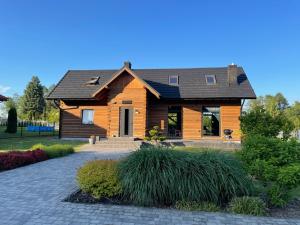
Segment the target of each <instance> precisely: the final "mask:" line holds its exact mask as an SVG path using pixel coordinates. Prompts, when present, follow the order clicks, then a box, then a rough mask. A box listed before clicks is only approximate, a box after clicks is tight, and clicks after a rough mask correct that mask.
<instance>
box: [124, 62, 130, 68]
mask: <svg viewBox="0 0 300 225" xmlns="http://www.w3.org/2000/svg"><path fill="white" fill-rule="evenodd" d="M124 66H125V67H127V68H128V69H131V62H129V61H125V62H124Z"/></svg>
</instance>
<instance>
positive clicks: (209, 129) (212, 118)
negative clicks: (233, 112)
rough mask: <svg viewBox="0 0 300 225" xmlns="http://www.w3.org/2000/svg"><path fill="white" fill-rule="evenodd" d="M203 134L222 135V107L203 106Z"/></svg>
mask: <svg viewBox="0 0 300 225" xmlns="http://www.w3.org/2000/svg"><path fill="white" fill-rule="evenodd" d="M202 131H203V132H202V133H203V136H220V107H208V106H203V108H202Z"/></svg>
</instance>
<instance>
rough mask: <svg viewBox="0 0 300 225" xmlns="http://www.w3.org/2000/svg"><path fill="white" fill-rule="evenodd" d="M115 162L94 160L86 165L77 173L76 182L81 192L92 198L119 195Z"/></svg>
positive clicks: (119, 187)
mask: <svg viewBox="0 0 300 225" xmlns="http://www.w3.org/2000/svg"><path fill="white" fill-rule="evenodd" d="M116 163H117V161H113V160H94V161H90V162H88V163H86V164H85V165H84V166H83V167H81V168H80V169H79V170H78V172H77V181H78V184H79V187H80V188H81V190H82V191H84V192H86V193H89V194H91V195H92V196H93V197H94V198H101V197H108V198H109V197H113V196H115V195H118V194H120V193H121V185H120V183H119V179H118V173H117V168H116Z"/></svg>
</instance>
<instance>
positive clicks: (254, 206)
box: [228, 196, 266, 216]
mask: <svg viewBox="0 0 300 225" xmlns="http://www.w3.org/2000/svg"><path fill="white" fill-rule="evenodd" d="M228 210H229V211H230V212H232V213H237V214H246V215H253V216H264V215H266V204H265V203H264V202H263V201H262V200H261V199H260V198H257V197H248V196H244V197H237V198H234V199H232V201H231V202H230V203H229V208H228Z"/></svg>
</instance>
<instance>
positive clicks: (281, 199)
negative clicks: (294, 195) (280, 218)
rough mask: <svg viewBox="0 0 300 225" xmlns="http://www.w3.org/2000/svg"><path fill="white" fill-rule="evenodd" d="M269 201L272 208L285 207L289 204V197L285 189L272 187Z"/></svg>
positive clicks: (269, 192)
mask: <svg viewBox="0 0 300 225" xmlns="http://www.w3.org/2000/svg"><path fill="white" fill-rule="evenodd" d="M267 194H268V201H269V204H270V205H272V206H278V207H283V206H285V205H286V204H287V203H288V200H289V195H288V192H287V190H286V189H285V188H284V187H281V186H279V185H276V184H275V185H272V186H271V187H270V188H269V190H268V192H267Z"/></svg>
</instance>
